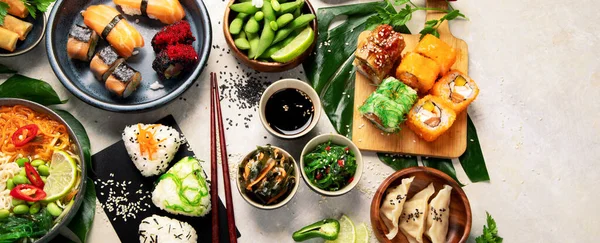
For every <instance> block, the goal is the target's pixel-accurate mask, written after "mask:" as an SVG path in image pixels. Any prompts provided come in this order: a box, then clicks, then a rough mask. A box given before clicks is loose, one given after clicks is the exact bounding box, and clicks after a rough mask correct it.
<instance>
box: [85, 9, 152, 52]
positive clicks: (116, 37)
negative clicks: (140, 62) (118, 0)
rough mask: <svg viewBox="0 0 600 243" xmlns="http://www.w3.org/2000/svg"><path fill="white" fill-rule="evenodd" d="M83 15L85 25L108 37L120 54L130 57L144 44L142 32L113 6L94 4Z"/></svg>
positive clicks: (103, 36)
mask: <svg viewBox="0 0 600 243" xmlns="http://www.w3.org/2000/svg"><path fill="white" fill-rule="evenodd" d="M82 15H83V22H84V23H85V25H87V26H88V27H90V28H91V29H93V30H94V31H95V32H96V33H98V35H100V36H102V38H104V39H106V40H107V41H108V43H110V45H111V46H112V47H113V48H114V49H115V51H116V52H117V53H118V54H119V56H121V57H124V58H128V57H130V56H131V55H132V54H133V52H134V50H135V49H136V48H139V47H143V46H144V38H143V37H142V35H141V34H140V32H138V31H137V30H136V29H135V28H133V26H131V25H130V24H129V23H127V21H126V20H125V19H123V16H122V15H121V14H120V13H119V11H117V10H116V9H114V8H112V7H109V6H106V5H92V6H89V7H88V8H87V9H86V10H85V11H84V12H83V13H82Z"/></svg>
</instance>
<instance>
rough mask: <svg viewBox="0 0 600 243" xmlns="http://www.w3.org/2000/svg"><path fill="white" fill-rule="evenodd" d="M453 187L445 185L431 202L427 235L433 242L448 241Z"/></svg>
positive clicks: (441, 242)
mask: <svg viewBox="0 0 600 243" xmlns="http://www.w3.org/2000/svg"><path fill="white" fill-rule="evenodd" d="M451 192H452V187H451V186H448V185H444V189H442V190H440V191H439V192H438V194H437V196H435V197H434V198H433V199H432V200H431V203H430V204H429V213H428V214H427V230H426V231H425V235H427V237H429V239H431V243H438V242H439V243H443V242H446V234H447V233H448V217H449V216H450V207H449V206H450V193H451Z"/></svg>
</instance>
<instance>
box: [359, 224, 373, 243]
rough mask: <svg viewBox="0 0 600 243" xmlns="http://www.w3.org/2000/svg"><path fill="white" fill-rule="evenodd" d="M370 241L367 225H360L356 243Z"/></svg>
mask: <svg viewBox="0 0 600 243" xmlns="http://www.w3.org/2000/svg"><path fill="white" fill-rule="evenodd" d="M370 239H371V238H369V229H368V228H367V224H365V223H362V224H360V225H358V227H356V243H368V242H369V241H370Z"/></svg>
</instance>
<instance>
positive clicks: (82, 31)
mask: <svg viewBox="0 0 600 243" xmlns="http://www.w3.org/2000/svg"><path fill="white" fill-rule="evenodd" d="M96 44H98V35H97V34H96V32H94V31H93V30H92V29H90V28H88V27H85V26H81V25H77V24H76V25H73V27H71V31H70V32H69V40H68V41H67V54H68V55H69V57H70V58H72V59H77V60H81V61H86V62H87V61H89V60H90V59H92V56H94V52H95V51H96Z"/></svg>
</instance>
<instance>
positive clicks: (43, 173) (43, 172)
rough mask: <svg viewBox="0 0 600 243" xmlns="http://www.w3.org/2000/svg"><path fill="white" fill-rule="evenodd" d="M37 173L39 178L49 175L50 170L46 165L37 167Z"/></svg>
mask: <svg viewBox="0 0 600 243" xmlns="http://www.w3.org/2000/svg"><path fill="white" fill-rule="evenodd" d="M37 171H38V173H39V174H40V175H41V176H49V175H50V168H48V166H47V165H40V166H38V168H37Z"/></svg>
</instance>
